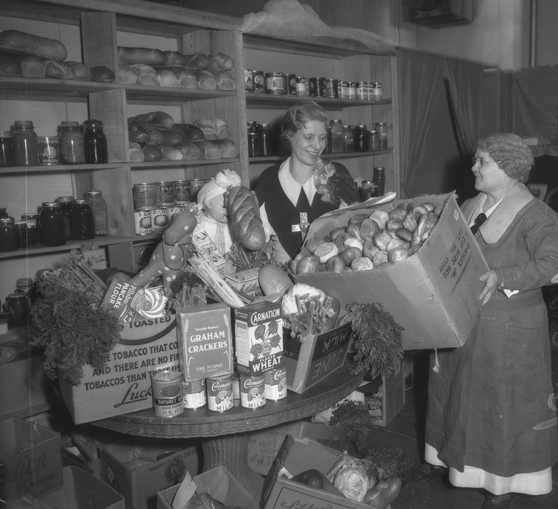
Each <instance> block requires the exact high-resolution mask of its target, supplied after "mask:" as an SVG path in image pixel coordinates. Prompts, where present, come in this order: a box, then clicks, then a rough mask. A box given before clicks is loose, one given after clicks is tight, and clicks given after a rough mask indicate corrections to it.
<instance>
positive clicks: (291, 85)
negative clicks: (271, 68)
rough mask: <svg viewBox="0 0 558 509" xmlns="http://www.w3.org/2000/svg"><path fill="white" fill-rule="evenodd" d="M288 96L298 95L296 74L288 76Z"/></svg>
mask: <svg viewBox="0 0 558 509" xmlns="http://www.w3.org/2000/svg"><path fill="white" fill-rule="evenodd" d="M287 94H289V95H296V74H287Z"/></svg>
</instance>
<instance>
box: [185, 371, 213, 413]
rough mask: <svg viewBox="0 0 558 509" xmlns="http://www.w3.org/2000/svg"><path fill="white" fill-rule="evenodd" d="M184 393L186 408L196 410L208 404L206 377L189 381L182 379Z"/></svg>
mask: <svg viewBox="0 0 558 509" xmlns="http://www.w3.org/2000/svg"><path fill="white" fill-rule="evenodd" d="M182 395H183V396H184V408H189V409H190V410H195V409H196V408H201V407H204V406H205V405H207V394H206V392H205V378H202V379H201V380H193V381H191V382H187V381H186V380H183V381H182Z"/></svg>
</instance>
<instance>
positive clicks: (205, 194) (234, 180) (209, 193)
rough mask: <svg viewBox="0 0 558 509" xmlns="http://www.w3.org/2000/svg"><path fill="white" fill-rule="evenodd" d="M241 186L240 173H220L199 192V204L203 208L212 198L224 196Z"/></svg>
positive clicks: (225, 171)
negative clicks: (229, 190)
mask: <svg viewBox="0 0 558 509" xmlns="http://www.w3.org/2000/svg"><path fill="white" fill-rule="evenodd" d="M239 185H240V177H239V176H238V173H236V172H235V171H233V170H228V169H227V170H223V171H220V172H219V173H217V175H216V176H215V178H213V179H211V180H210V181H209V182H208V183H207V184H205V185H204V186H203V187H202V188H201V189H200V190H199V192H198V204H199V205H201V206H202V207H203V206H204V205H205V204H206V203H207V202H208V201H209V200H211V198H215V196H217V195H219V194H223V193H224V192H225V191H226V190H227V189H230V188H231V187H237V186H239Z"/></svg>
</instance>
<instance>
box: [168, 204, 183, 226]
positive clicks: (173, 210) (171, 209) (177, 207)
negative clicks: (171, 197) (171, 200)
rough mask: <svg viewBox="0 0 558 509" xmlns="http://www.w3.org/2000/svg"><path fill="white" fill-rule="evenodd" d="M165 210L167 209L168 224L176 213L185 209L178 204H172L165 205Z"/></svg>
mask: <svg viewBox="0 0 558 509" xmlns="http://www.w3.org/2000/svg"><path fill="white" fill-rule="evenodd" d="M165 210H166V211H167V217H168V218H169V225H170V224H171V223H172V220H173V219H174V216H176V214H180V213H181V212H184V211H185V210H186V208H185V207H181V206H180V205H173V206H172V207H166V208H165Z"/></svg>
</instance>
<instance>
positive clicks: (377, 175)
mask: <svg viewBox="0 0 558 509" xmlns="http://www.w3.org/2000/svg"><path fill="white" fill-rule="evenodd" d="M372 181H373V182H374V184H376V185H377V186H378V196H383V195H384V192H385V186H386V172H385V168H384V167H382V166H377V167H376V168H374V171H373V173H372Z"/></svg>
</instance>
